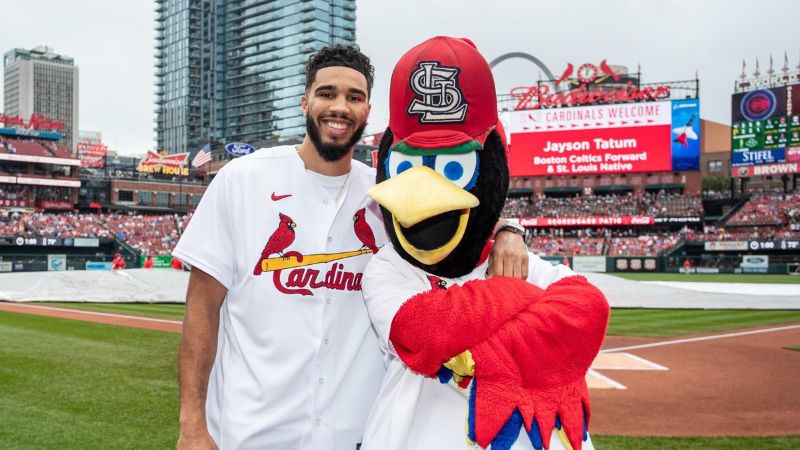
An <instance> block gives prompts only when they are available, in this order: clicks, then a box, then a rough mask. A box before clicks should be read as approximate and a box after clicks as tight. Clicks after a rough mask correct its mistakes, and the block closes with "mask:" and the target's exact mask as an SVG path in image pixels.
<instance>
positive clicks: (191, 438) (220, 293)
mask: <svg viewBox="0 0 800 450" xmlns="http://www.w3.org/2000/svg"><path fill="white" fill-rule="evenodd" d="M226 294H227V290H226V289H225V287H224V286H223V285H222V284H220V283H219V282H218V281H217V280H215V279H214V278H213V277H211V276H210V275H208V274H206V273H205V272H202V271H200V270H198V269H197V268H192V273H191V275H190V276H189V287H188V289H187V291H186V312H185V313H184V317H183V334H182V335H181V344H180V349H179V351H178V382H179V385H180V399H181V400H180V401H181V409H180V429H181V432H180V433H181V434H180V437H179V438H178V449H179V450H180V449H216V448H217V446H216V444H215V443H214V441H213V439H212V438H211V435H210V434H209V432H208V426H207V424H206V392H207V389H208V378H209V375H210V373H211V366H212V365H213V363H214V357H215V356H216V352H217V330H218V327H219V310H220V307H221V306H222V302H223V301H224V300H225V295H226Z"/></svg>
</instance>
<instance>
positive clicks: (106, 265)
mask: <svg viewBox="0 0 800 450" xmlns="http://www.w3.org/2000/svg"><path fill="white" fill-rule="evenodd" d="M86 270H111V263H110V262H105V261H86Z"/></svg>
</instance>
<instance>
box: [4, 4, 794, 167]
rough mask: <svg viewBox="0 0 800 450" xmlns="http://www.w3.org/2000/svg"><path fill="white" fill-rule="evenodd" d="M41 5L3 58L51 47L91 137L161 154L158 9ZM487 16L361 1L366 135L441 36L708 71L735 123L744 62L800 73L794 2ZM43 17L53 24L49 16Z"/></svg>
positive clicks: (489, 50) (493, 46) (25, 11)
mask: <svg viewBox="0 0 800 450" xmlns="http://www.w3.org/2000/svg"><path fill="white" fill-rule="evenodd" d="M40 3H41V7H38V8H36V9H33V8H31V7H29V6H28V7H26V6H23V5H22V4H10V5H7V6H6V7H5V8H4V10H5V11H6V12H7V13H8V14H9V17H11V16H13V17H16V20H14V21H10V22H11V23H9V24H7V25H6V26H4V28H3V29H2V30H0V43H2V49H0V51H2V52H3V53H4V52H6V51H8V50H10V49H12V48H33V47H36V46H39V45H46V46H49V47H51V48H53V50H54V51H55V52H57V53H59V54H64V55H68V56H71V57H73V58H74V59H75V63H76V65H77V66H78V67H79V68H80V70H81V89H80V99H81V101H80V119H81V121H80V129H83V130H96V131H100V132H102V133H103V136H104V138H105V143H106V144H107V145H108V146H109V148H111V149H113V150H118V151H119V153H120V154H124V155H141V154H144V153H145V152H146V151H147V150H149V149H153V148H154V139H153V138H154V132H153V128H154V124H155V122H154V119H155V113H154V109H155V104H154V100H155V93H154V91H153V82H154V72H155V60H154V38H155V31H154V26H155V22H154V18H155V2H152V1H136V2H123V3H119V4H116V3H115V4H113V5H110V4H109V3H108V2H97V1H90V0H83V1H78V2H72V3H70V4H63V3H61V2H55V1H50V0H47V1H42V2H40ZM483 5H485V4H484V3H482V2H478V1H464V2H459V3H454V2H430V1H428V2H422V1H411V2H405V3H403V4H397V5H390V4H383V3H379V2H364V1H357V2H356V6H357V9H356V17H357V20H356V41H357V42H358V43H359V44H360V45H361V48H362V50H363V51H364V52H365V53H366V54H367V55H369V56H370V57H371V58H372V60H373V64H374V65H375V66H376V80H375V88H374V90H373V98H372V100H371V102H372V105H373V108H372V114H371V117H370V125H369V126H368V128H367V133H370V134H371V133H376V132H380V131H382V130H383V129H384V128H385V126H386V124H387V122H388V83H389V76H390V74H391V70H392V68H393V66H394V63H395V62H396V61H397V59H398V58H399V57H400V55H402V53H403V52H405V51H406V50H408V49H409V48H411V47H412V46H413V45H415V44H417V43H419V42H421V41H422V40H424V39H426V38H428V37H430V36H432V35H437V34H446V35H453V36H466V37H470V38H471V39H472V40H473V41H474V42H475V43H476V44H477V46H478V48H479V50H481V52H482V53H483V54H484V56H485V57H486V59H487V60H492V59H494V58H496V57H498V56H500V55H502V54H505V53H509V52H524V53H529V54H531V55H534V56H536V57H537V58H539V59H540V60H542V61H543V62H544V63H545V64H546V65H547V66H548V67H549V68H550V70H551V71H552V72H554V73H560V72H561V71H562V70H563V69H564V68H565V67H566V65H567V64H568V63H572V64H575V65H580V64H582V63H585V62H589V63H594V64H597V63H599V62H600V61H601V60H603V59H605V60H607V61H608V62H609V63H610V64H615V65H624V66H627V67H628V68H629V70H631V71H635V70H636V68H637V66H638V65H641V68H642V76H643V81H645V82H659V81H675V80H685V79H693V78H694V76H695V73H696V72H697V74H698V76H699V79H700V100H701V106H700V111H701V117H702V118H704V119H709V120H713V121H717V122H721V123H726V124H729V123H730V96H731V94H732V93H733V86H734V82H735V81H736V80H737V79H738V76H739V73H740V72H741V66H742V60H743V59H745V60H746V61H747V66H748V74H751V73H752V72H753V70H754V69H755V67H754V64H755V60H756V58H758V60H759V62H760V68H761V71H762V73H763V72H764V71H765V70H766V69H767V67H768V64H769V58H770V56H772V57H773V59H774V61H775V64H774V66H775V69H776V70H779V68H780V67H781V66H782V65H783V62H784V52H788V59H789V64H790V67H792V69H794V66H795V65H797V64H799V63H800V61H798V59H799V58H800V48H798V47H800V45H799V44H800V31H798V29H797V28H796V27H795V26H794V25H793V24H792V20H793V19H792V18H793V17H797V16H798V14H800V4H798V3H797V2H792V1H789V0H780V1H773V2H769V8H765V7H764V2H756V1H744V0H740V1H734V2H723V1H706V2H690V1H671V2H666V4H665V2H661V3H659V4H655V3H653V4H649V3H648V4H644V5H641V4H640V3H631V2H627V1H613V0H612V1H610V2H604V3H603V4H602V5H595V4H593V3H588V2H587V3H585V4H583V5H582V7H581V8H570V9H568V10H567V9H564V8H563V7H560V6H558V5H556V4H553V3H552V2H550V3H545V2H523V1H509V2H504V3H503V4H502V5H496V6H495V7H494V8H492V9H491V10H489V11H485V9H486V8H485V7H484V6H483ZM456 6H458V7H456ZM479 8H480V9H479ZM43 10H46V11H48V14H47V15H42V14H41V11H43ZM477 10H480V11H481V14H480V15H479V16H480V17H481V18H480V20H479V19H476V16H478V15H477V14H475V11H477ZM98 18H102V20H99V21H98V20H96V19H98ZM32 24H33V25H36V26H37V28H36V32H35V33H32V32H31V25H32ZM488 24H491V25H488ZM494 73H495V79H496V84H497V91H498V93H507V92H508V91H509V90H510V89H511V88H513V87H516V86H526V85H531V84H534V83H535V82H536V80H537V79H538V78H539V69H538V68H537V67H535V66H533V65H532V64H530V63H527V62H524V61H514V60H511V61H507V62H505V63H502V64H501V65H499V66H498V67H496V68H495V70H494ZM298 103H299V98H298Z"/></svg>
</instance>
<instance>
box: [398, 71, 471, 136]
mask: <svg viewBox="0 0 800 450" xmlns="http://www.w3.org/2000/svg"><path fill="white" fill-rule="evenodd" d="M417 67H418V68H417V70H415V71H414V72H413V73H412V74H411V79H410V80H409V81H410V83H411V89H413V90H414V92H416V93H417V94H418V95H420V96H422V98H419V97H415V98H414V100H413V101H412V102H411V104H410V105H409V106H408V113H409V114H420V118H419V120H420V122H423V123H461V122H464V118H465V117H466V115H467V107H468V105H467V104H466V103H465V102H464V94H463V93H462V92H461V88H459V86H458V72H459V69H458V67H445V66H440V65H439V63H438V62H421V63H419V65H418V66H417Z"/></svg>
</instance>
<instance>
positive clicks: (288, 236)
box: [253, 213, 297, 275]
mask: <svg viewBox="0 0 800 450" xmlns="http://www.w3.org/2000/svg"><path fill="white" fill-rule="evenodd" d="M278 217H279V218H280V220H281V222H280V223H279V224H278V229H277V230H275V231H274V232H273V233H272V236H270V237H269V240H267V245H265V246H264V250H262V251H261V258H259V259H258V263H256V267H255V268H254V269H253V275H261V261H262V260H264V259H267V258H269V255H274V254H276V253H277V254H279V255H283V251H284V250H286V248H287V247H289V246H290V245H292V242H294V228H295V227H296V226H297V224H296V223H294V220H292V218H291V217H289V216H287V215H286V214H281V213H278Z"/></svg>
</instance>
